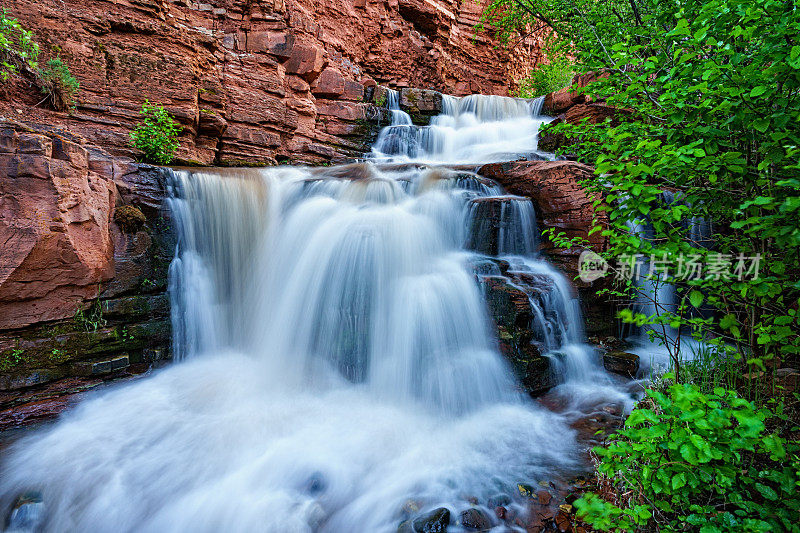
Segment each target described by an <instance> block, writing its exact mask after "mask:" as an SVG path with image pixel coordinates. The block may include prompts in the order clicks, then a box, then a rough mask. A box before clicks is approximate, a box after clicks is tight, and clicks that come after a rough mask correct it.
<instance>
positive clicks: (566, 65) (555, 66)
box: [516, 56, 574, 98]
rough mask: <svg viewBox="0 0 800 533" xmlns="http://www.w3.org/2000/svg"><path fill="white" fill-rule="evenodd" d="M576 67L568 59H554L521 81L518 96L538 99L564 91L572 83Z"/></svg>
mask: <svg viewBox="0 0 800 533" xmlns="http://www.w3.org/2000/svg"><path fill="white" fill-rule="evenodd" d="M573 68H574V65H573V63H572V61H571V60H570V59H568V58H566V57H558V56H556V57H554V58H551V59H550V62H549V63H545V64H542V65H539V66H538V67H536V69H535V70H534V71H533V72H531V73H530V75H529V76H528V77H527V78H525V79H523V80H522V81H520V84H519V88H518V89H517V92H516V96H518V97H520V98H536V97H537V96H544V95H546V94H547V93H551V92H553V91H557V90H559V89H563V88H564V87H567V86H569V85H570V84H571V83H572V76H573Z"/></svg>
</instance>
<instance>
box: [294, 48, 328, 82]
mask: <svg viewBox="0 0 800 533" xmlns="http://www.w3.org/2000/svg"><path fill="white" fill-rule="evenodd" d="M324 66H325V52H324V51H323V49H322V48H320V47H318V46H314V45H304V44H296V45H294V47H293V48H292V53H291V55H290V56H289V59H288V61H287V62H286V72H289V73H291V74H297V75H298V76H301V77H302V78H303V79H305V80H306V81H308V82H311V81H313V80H315V79H316V78H317V76H319V75H320V73H321V72H322V69H323V67H324Z"/></svg>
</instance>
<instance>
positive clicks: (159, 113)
mask: <svg viewBox="0 0 800 533" xmlns="http://www.w3.org/2000/svg"><path fill="white" fill-rule="evenodd" d="M141 113H142V117H143V118H142V120H141V122H139V124H138V125H137V126H136V129H134V130H133V132H132V133H131V142H132V143H133V146H134V147H135V148H136V149H137V150H140V151H141V152H142V154H143V158H142V159H143V160H144V161H145V162H147V163H155V164H157V165H168V164H169V163H171V162H172V159H173V157H174V156H175V151H176V150H177V149H178V146H179V142H178V134H179V133H180V131H181V129H182V128H181V126H180V125H179V124H178V123H177V122H175V120H174V119H173V118H172V115H170V114H169V113H168V112H167V111H166V110H165V109H164V108H163V107H162V106H156V105H153V104H151V103H150V101H149V100H145V102H144V104H143V105H142V112H141Z"/></svg>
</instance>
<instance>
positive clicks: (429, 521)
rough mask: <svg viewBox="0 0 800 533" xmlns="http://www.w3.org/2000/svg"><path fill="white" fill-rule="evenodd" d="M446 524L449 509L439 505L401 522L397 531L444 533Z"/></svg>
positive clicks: (448, 519) (448, 517)
mask: <svg viewBox="0 0 800 533" xmlns="http://www.w3.org/2000/svg"><path fill="white" fill-rule="evenodd" d="M448 525H450V510H449V509H447V508H446V507H440V508H438V509H434V510H433V511H431V512H429V513H425V514H423V515H421V516H419V517H417V518H415V519H413V520H406V521H405V522H401V523H400V525H399V526H398V528H397V533H446V532H447V526H448Z"/></svg>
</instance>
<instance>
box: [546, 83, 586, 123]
mask: <svg viewBox="0 0 800 533" xmlns="http://www.w3.org/2000/svg"><path fill="white" fill-rule="evenodd" d="M585 100H586V98H585V97H584V95H582V94H578V93H577V92H576V91H573V90H571V89H570V88H569V87H564V88H563V89H559V90H558V91H555V92H552V93H548V94H547V95H545V97H544V104H543V105H542V114H544V115H550V116H553V115H560V114H561V113H563V112H565V111H566V110H567V109H569V108H570V107H572V106H574V105H576V104H582V103H583V102H584V101H585Z"/></svg>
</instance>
